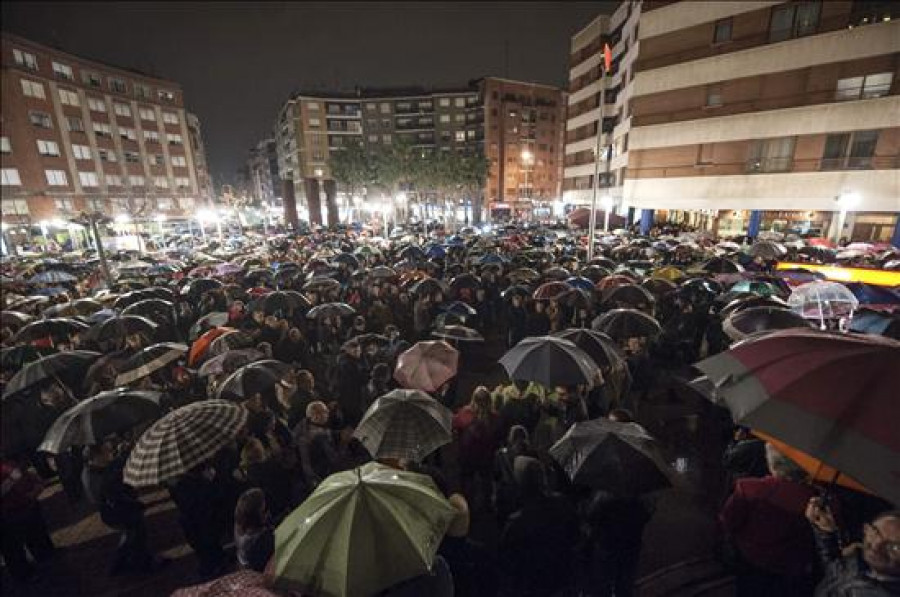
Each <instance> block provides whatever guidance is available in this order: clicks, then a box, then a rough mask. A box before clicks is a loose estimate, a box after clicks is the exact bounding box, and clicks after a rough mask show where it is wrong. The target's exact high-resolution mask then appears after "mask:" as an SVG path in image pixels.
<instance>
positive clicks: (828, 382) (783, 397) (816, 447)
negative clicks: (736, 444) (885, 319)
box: [696, 330, 900, 503]
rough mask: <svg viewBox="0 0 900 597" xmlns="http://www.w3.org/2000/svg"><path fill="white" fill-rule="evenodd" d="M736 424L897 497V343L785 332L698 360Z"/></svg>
mask: <svg viewBox="0 0 900 597" xmlns="http://www.w3.org/2000/svg"><path fill="white" fill-rule="evenodd" d="M696 367H697V368H698V369H700V371H702V372H703V373H704V374H706V376H707V377H708V378H709V379H710V380H711V381H712V382H713V384H714V385H715V386H716V396H717V397H718V399H721V400H723V401H724V403H725V405H726V406H727V407H728V409H729V410H730V411H731V414H732V418H733V419H734V421H735V423H738V424H740V425H745V426H747V427H750V428H752V429H754V430H758V431H761V432H763V433H766V434H768V435H770V436H772V437H774V438H775V439H777V440H779V441H782V442H784V443H786V444H788V445H790V446H793V447H794V448H797V449H798V450H801V451H803V452H805V453H807V454H809V455H810V456H813V457H815V458H817V459H819V460H821V461H822V462H823V463H825V464H827V465H829V466H832V467H834V468H835V469H837V470H838V471H840V472H841V473H843V474H845V475H847V476H849V477H851V478H853V479H855V480H856V481H858V482H859V483H861V484H862V485H863V486H865V487H866V488H868V489H869V490H871V491H872V492H874V493H877V494H879V495H881V496H882V497H884V498H886V499H888V500H890V501H892V502H894V503H900V484H898V483H897V478H898V475H900V435H898V434H897V384H896V372H897V371H898V370H900V343H898V342H896V341H893V340H889V339H886V338H881V337H877V336H856V335H847V334H839V333H826V332H819V331H814V330H782V331H777V332H773V333H771V334H767V335H765V336H762V337H760V338H757V339H751V340H747V341H745V342H743V343H741V344H739V345H738V346H735V347H732V348H731V349H730V350H728V351H726V352H724V353H721V354H719V355H716V356H714V357H711V358H709V359H706V360H704V361H701V362H700V363H698V364H697V365H696Z"/></svg>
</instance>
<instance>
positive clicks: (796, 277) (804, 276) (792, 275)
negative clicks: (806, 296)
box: [775, 267, 825, 286]
mask: <svg viewBox="0 0 900 597" xmlns="http://www.w3.org/2000/svg"><path fill="white" fill-rule="evenodd" d="M775 275H776V276H778V277H779V278H783V279H784V280H786V281H787V283H788V284H791V285H792V286H793V285H799V284H805V283H806V282H815V281H816V280H824V279H825V274H823V273H821V272H814V271H810V270H808V269H804V268H802V267H794V268H790V269H780V270H778V271H776V272H775Z"/></svg>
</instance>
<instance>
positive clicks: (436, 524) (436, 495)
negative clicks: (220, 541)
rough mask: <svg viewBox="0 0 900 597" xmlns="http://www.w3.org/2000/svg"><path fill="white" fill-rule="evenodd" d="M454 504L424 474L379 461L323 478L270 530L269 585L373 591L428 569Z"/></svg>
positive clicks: (346, 594) (344, 593) (351, 593)
mask: <svg viewBox="0 0 900 597" xmlns="http://www.w3.org/2000/svg"><path fill="white" fill-rule="evenodd" d="M455 513H456V510H455V509H454V508H453V506H451V505H450V503H449V502H447V500H446V498H444V497H443V495H442V494H441V492H440V491H439V490H438V489H437V487H436V486H435V485H434V482H433V481H432V480H431V478H430V477H427V476H426V475H420V474H417V473H410V472H406V471H400V470H397V469H394V468H391V467H387V466H384V465H382V464H378V463H374V462H373V463H369V464H366V465H365V466H363V467H361V468H358V469H356V470H350V471H344V472H341V473H337V474H334V475H331V476H330V477H328V478H327V479H325V480H324V481H323V482H322V483H321V484H320V485H319V486H318V487H317V488H316V490H315V491H314V492H313V494H312V495H311V496H310V497H309V498H308V499H307V500H306V501H305V502H303V504H301V505H300V507H298V508H297V509H296V510H294V511H293V512H292V513H291V514H289V515H288V517H287V518H285V519H284V521H283V522H282V523H281V524H280V525H279V526H278V528H277V529H276V530H275V553H274V555H273V556H272V560H271V562H270V568H269V570H270V571H271V573H272V575H273V576H274V580H275V586H276V587H281V588H284V589H291V590H297V591H301V592H303V593H304V594H306V593H309V594H311V595H328V596H333V597H355V596H362V595H376V594H379V593H381V592H382V591H384V590H385V589H387V588H388V587H390V586H392V585H396V584H397V583H399V582H402V581H404V580H407V579H410V578H414V577H416V576H419V575H421V574H425V573H427V572H428V571H429V570H430V569H431V567H432V565H433V563H434V557H435V554H436V553H437V549H438V546H439V545H440V543H441V539H442V538H443V536H444V533H445V532H446V530H447V528H448V526H449V525H450V521H451V520H452V519H453V517H454V515H455Z"/></svg>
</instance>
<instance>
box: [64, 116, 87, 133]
mask: <svg viewBox="0 0 900 597" xmlns="http://www.w3.org/2000/svg"><path fill="white" fill-rule="evenodd" d="M66 127H67V128H68V129H69V132H71V133H83V132H84V122H83V121H82V120H81V118H79V117H78V116H67V117H66Z"/></svg>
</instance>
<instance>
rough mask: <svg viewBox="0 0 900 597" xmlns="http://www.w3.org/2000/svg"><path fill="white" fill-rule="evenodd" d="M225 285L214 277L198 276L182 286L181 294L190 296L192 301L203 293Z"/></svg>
mask: <svg viewBox="0 0 900 597" xmlns="http://www.w3.org/2000/svg"><path fill="white" fill-rule="evenodd" d="M222 286H224V284H222V281H221V280H216V279H214V278H197V279H194V280H190V281H189V282H188V283H187V284H185V285H184V286H183V287H182V288H181V296H183V297H186V298H188V299H189V300H190V301H196V300H198V299H199V298H200V297H201V296H203V293H205V292H209V291H210V290H215V289H217V288H221V287H222Z"/></svg>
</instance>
